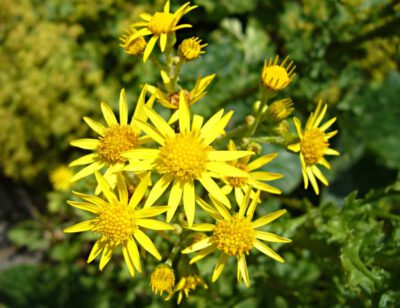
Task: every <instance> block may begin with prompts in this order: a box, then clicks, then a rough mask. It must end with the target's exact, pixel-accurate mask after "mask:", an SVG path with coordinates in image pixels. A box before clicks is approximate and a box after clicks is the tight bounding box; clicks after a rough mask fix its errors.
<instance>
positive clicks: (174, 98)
mask: <svg viewBox="0 0 400 308" xmlns="http://www.w3.org/2000/svg"><path fill="white" fill-rule="evenodd" d="M179 95H180V94H179V92H175V93H172V94H170V95H169V101H170V103H171V104H172V105H174V106H176V108H178V107H179ZM183 95H185V98H186V102H187V103H188V105H189V106H190V92H189V91H188V90H183Z"/></svg>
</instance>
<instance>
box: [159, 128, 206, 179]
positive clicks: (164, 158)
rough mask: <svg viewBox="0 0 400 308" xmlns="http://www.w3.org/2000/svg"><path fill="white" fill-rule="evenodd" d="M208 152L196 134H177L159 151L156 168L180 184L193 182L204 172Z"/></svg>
mask: <svg viewBox="0 0 400 308" xmlns="http://www.w3.org/2000/svg"><path fill="white" fill-rule="evenodd" d="M209 150H210V147H208V146H206V145H203V144H202V142H201V140H200V139H199V136H198V135H197V134H195V133H179V134H177V135H176V136H175V137H174V138H172V139H168V140H166V142H165V144H164V146H163V147H162V148H161V149H160V154H159V156H158V161H157V163H158V168H159V170H160V172H161V173H167V174H170V175H171V176H174V177H175V178H177V179H178V180H180V181H182V182H189V181H193V180H194V179H195V178H198V177H200V176H201V174H202V173H203V172H204V171H205V170H206V163H207V152H208V151H209Z"/></svg>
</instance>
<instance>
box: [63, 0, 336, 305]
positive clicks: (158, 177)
mask: <svg viewBox="0 0 400 308" xmlns="http://www.w3.org/2000/svg"><path fill="white" fill-rule="evenodd" d="M195 8H196V6H190V4H189V3H186V4H184V5H183V6H181V7H180V8H178V9H177V10H176V11H175V12H174V13H171V12H170V3H169V1H167V2H166V4H165V6H164V10H163V11H162V12H156V13H154V14H153V15H151V14H147V13H143V14H141V15H140V16H141V18H142V19H143V20H144V21H141V22H134V23H133V24H132V25H131V26H130V27H129V29H128V30H127V31H126V32H125V34H123V35H122V37H121V41H122V44H121V46H122V47H123V48H124V50H125V52H126V53H127V54H129V55H131V56H138V55H141V54H143V60H144V61H146V60H147V59H148V58H149V57H150V56H151V54H152V52H153V50H154V45H155V44H156V42H159V44H160V50H161V52H162V54H161V55H160V57H161V58H162V59H163V61H158V62H157V63H158V65H159V66H160V65H161V66H162V67H161V68H160V75H161V78H162V85H160V86H154V85H144V86H143V87H142V90H141V93H140V96H139V99H138V101H137V102H136V104H134V106H135V107H134V112H133V114H132V116H128V115H129V105H128V102H127V99H126V95H125V90H124V89H122V90H121V93H120V99H119V117H118V118H117V116H116V115H115V114H114V112H113V111H112V109H111V108H110V107H109V105H107V104H106V103H101V105H100V107H101V111H102V113H103V116H104V120H105V123H106V125H103V124H101V123H99V122H97V121H95V120H93V119H91V118H88V117H84V118H83V119H84V121H85V122H86V123H87V125H88V126H89V127H90V128H91V129H92V130H93V131H94V132H95V133H96V134H97V137H96V138H84V139H78V140H75V141H72V142H71V145H72V146H75V147H78V148H81V149H84V150H89V151H90V153H89V154H86V155H84V156H82V157H80V158H78V159H76V160H74V161H73V162H71V163H70V167H75V166H83V167H82V168H81V169H80V170H79V171H78V172H77V173H76V174H75V175H73V177H72V179H71V181H72V182H75V181H78V180H81V179H83V178H86V177H88V176H90V175H93V174H94V176H95V178H96V182H97V183H96V187H94V189H93V190H94V193H93V194H83V193H79V192H73V193H74V195H75V197H76V198H78V199H80V200H71V201H68V204H69V205H71V206H73V207H75V208H78V209H81V210H84V211H87V212H89V213H91V214H92V215H93V217H92V218H91V219H89V220H86V221H84V222H80V223H78V224H75V225H73V226H70V227H67V228H66V229H65V232H67V233H74V232H84V231H91V232H93V233H96V234H98V240H97V242H96V243H95V244H94V246H93V248H92V250H91V252H90V254H89V256H88V260H87V261H88V262H92V261H93V260H95V259H96V258H97V257H98V256H100V263H99V268H100V270H103V268H104V267H105V266H106V265H107V263H108V262H109V261H110V259H111V257H112V255H113V253H114V252H117V251H119V250H122V254H123V257H124V260H125V263H126V265H127V267H128V270H129V273H130V275H131V276H134V275H135V272H136V271H138V272H141V270H142V266H141V262H142V260H141V256H142V257H143V254H140V253H139V247H140V248H142V250H144V251H147V252H148V253H149V254H151V255H152V256H154V258H155V259H157V260H158V261H161V263H160V264H159V265H157V266H156V267H155V268H154V271H153V273H152V274H151V277H150V285H151V289H152V291H153V292H154V293H155V294H160V295H163V293H164V292H166V293H167V297H166V300H169V299H171V298H173V297H174V294H175V293H176V294H177V295H178V298H177V300H178V303H180V302H181V301H182V299H183V295H185V297H188V295H189V292H191V291H194V290H195V289H196V288H197V287H198V286H201V287H203V289H207V288H208V285H207V283H206V282H205V279H204V278H203V277H202V276H201V273H200V272H199V270H198V268H197V266H196V263H197V262H198V261H200V260H202V259H203V258H206V257H207V256H208V255H211V254H214V253H216V254H218V255H219V259H218V261H217V264H216V266H215V268H214V272H213V274H212V277H211V281H212V282H215V281H216V280H217V279H218V277H220V275H221V274H222V271H223V269H224V268H225V265H226V263H227V261H228V259H229V258H231V257H234V258H236V260H237V264H238V266H237V280H238V282H239V283H240V282H242V281H243V282H244V283H245V285H246V286H249V285H250V277H249V271H248V267H247V261H246V255H249V254H250V252H253V251H254V250H258V251H259V252H261V253H262V254H264V255H266V256H268V257H270V258H272V259H274V260H276V261H278V262H284V260H283V258H282V257H281V256H280V255H278V254H277V253H276V252H275V251H274V250H273V249H272V248H271V247H270V246H269V245H268V244H267V243H289V242H291V240H289V239H287V238H285V237H282V236H279V235H276V234H274V233H272V232H267V231H265V230H262V228H263V227H264V226H266V225H268V224H270V223H272V222H274V221H275V220H276V219H278V218H279V217H281V216H282V215H283V214H285V213H286V210H284V209H281V210H278V211H275V212H272V213H271V212H270V213H269V214H267V215H264V216H261V217H259V215H258V212H257V209H258V208H259V207H263V206H264V205H263V204H262V200H263V196H264V197H265V196H269V197H271V198H272V197H273V196H274V195H279V194H281V193H282V191H281V190H280V189H279V188H277V187H275V186H272V185H271V184H270V183H269V182H271V181H275V180H279V179H281V178H282V177H283V174H280V173H276V172H272V171H271V170H268V169H269V168H268V164H269V163H270V162H271V161H273V160H274V159H276V158H277V156H278V154H277V153H263V154H260V148H261V144H260V143H259V142H258V143H257V140H267V139H268V138H264V137H260V134H264V136H265V133H266V132H268V134H270V138H272V137H274V138H278V137H279V138H281V139H282V141H281V142H280V145H281V146H282V147H283V148H286V147H287V146H288V144H289V143H290V141H293V140H294V139H296V140H295V141H293V142H297V143H294V144H291V145H289V146H288V148H289V149H290V150H291V151H293V152H297V153H300V161H301V168H302V171H303V175H304V183H305V187H306V188H307V187H308V183H309V182H310V183H311V186H312V187H313V188H314V190H315V192H316V193H317V194H318V193H319V189H318V184H317V182H316V179H319V180H320V181H321V182H322V183H323V184H325V185H327V184H328V182H327V180H326V178H325V177H324V176H323V175H322V173H321V171H320V170H319V169H318V167H317V166H316V165H317V164H322V165H323V166H325V167H328V168H329V164H328V162H327V161H326V159H325V158H324V156H325V155H337V154H338V152H337V151H335V150H333V149H331V148H329V143H328V140H329V139H330V138H331V137H333V136H334V135H335V134H336V131H333V132H330V133H326V130H327V129H328V128H329V127H330V126H331V125H332V124H333V123H334V121H335V119H332V120H329V121H328V122H326V123H324V124H322V125H320V124H321V122H322V120H323V118H324V116H325V114H326V105H325V106H324V105H323V104H322V103H319V104H318V106H317V109H316V111H315V112H314V113H312V114H311V116H310V118H309V120H308V121H307V123H306V126H305V128H304V130H302V128H301V124H300V120H298V119H297V118H294V123H295V126H296V129H297V133H298V137H294V136H293V135H289V137H288V136H286V135H288V134H289V133H288V131H289V128H287V129H286V130H285V129H284V127H286V126H285V125H286V123H287V121H286V119H287V118H288V117H289V116H290V115H291V114H292V112H293V111H294V107H293V102H292V100H291V99H280V100H277V101H275V102H272V103H271V104H269V105H268V103H269V100H270V99H271V98H273V97H274V96H275V95H277V94H278V93H279V92H280V91H282V90H284V89H285V88H286V87H287V86H288V85H289V84H290V83H291V82H292V80H293V77H294V76H295V74H294V69H295V66H294V65H293V62H290V63H288V58H285V60H284V61H283V62H282V63H281V64H278V62H279V59H278V57H276V58H275V60H274V61H272V59H270V60H269V61H268V62H266V63H265V66H264V68H263V70H262V74H261V78H260V81H261V90H260V101H259V102H257V103H255V105H254V108H253V109H254V110H253V111H254V115H252V117H253V118H254V120H253V121H248V122H247V124H246V123H245V124H244V125H243V126H241V127H239V128H238V129H234V130H232V131H229V130H228V123H229V121H230V119H231V117H232V114H233V111H228V112H225V110H223V109H221V110H219V111H217V112H216V113H215V114H214V115H212V116H211V117H210V118H204V117H203V116H201V115H199V114H193V112H192V111H191V106H192V105H193V104H194V103H197V102H198V101H200V100H201V99H202V98H203V97H204V96H205V95H206V89H207V87H208V86H209V85H210V83H211V82H212V81H213V79H214V78H215V75H214V74H212V75H209V76H206V77H201V76H200V77H198V79H197V81H196V83H195V84H194V86H193V88H192V89H191V90H190V89H189V90H188V89H184V88H182V87H181V86H180V84H179V78H178V77H179V72H180V69H181V66H182V65H184V64H185V63H186V62H188V61H192V60H195V59H197V58H199V57H200V55H202V54H204V50H202V49H203V48H204V47H205V46H206V45H207V44H201V40H200V39H199V38H195V37H192V38H188V39H185V40H183V41H182V42H181V43H180V44H179V46H178V47H177V48H175V43H176V37H175V32H176V31H178V30H180V29H182V28H188V27H191V25H189V24H179V21H180V19H181V18H182V17H183V16H184V15H185V14H186V13H188V12H190V11H192V10H193V9H195ZM138 27H142V28H141V29H139V30H138V29H137V28H138ZM148 35H151V38H150V40H149V41H146V39H145V38H144V37H146V36H148ZM287 63H288V64H287ZM156 103H158V104H160V106H162V107H164V108H167V109H170V111H171V113H170V117H169V118H168V119H165V118H164V117H162V116H161V115H160V114H159V113H158V112H157V111H156V109H154V108H153V107H154V105H155V104H156ZM129 119H130V120H129ZM287 127H289V126H288V125H287ZM263 138H264V139H263ZM235 141H236V142H235ZM275 143H277V142H275ZM262 194H263V195H262ZM207 199H208V200H209V201H207ZM197 211H202V212H203V213H205V214H206V215H208V217H209V219H206V220H205V221H198V220H200V219H199V218H198V215H196V213H197ZM162 214H165V215H166V217H165V220H166V221H163V220H164V218H162V216H160V215H162ZM201 217H204V215H203V216H201ZM212 222H213V223H212ZM161 233H163V234H168V233H169V234H170V236H163V237H162V238H163V240H164V241H166V242H167V245H170V249H169V250H160V251H159V250H158V248H157V247H156V245H155V244H154V240H155V239H156V238H157V237H158V236H159V234H161ZM171 238H172V239H173V240H169V239H171ZM157 242H158V241H157ZM253 248H255V249H253ZM192 253H193V255H192V256H191V258H190V257H188V256H187V254H192ZM145 260H146V261H147V258H146V259H145Z"/></svg>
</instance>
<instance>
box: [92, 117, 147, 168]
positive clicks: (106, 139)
mask: <svg viewBox="0 0 400 308" xmlns="http://www.w3.org/2000/svg"><path fill="white" fill-rule="evenodd" d="M138 144H139V139H138V136H137V135H136V133H135V132H134V131H133V130H132V128H131V127H130V126H128V125H123V126H110V127H108V128H107V129H106V131H105V133H104V135H103V137H102V138H101V139H100V143H99V145H98V147H97V152H98V154H99V158H100V161H102V162H104V163H105V164H106V165H108V166H110V165H115V164H116V163H123V162H125V161H126V159H125V158H124V157H122V156H121V154H122V153H123V152H125V151H129V150H133V149H135V148H136V147H137V146H138Z"/></svg>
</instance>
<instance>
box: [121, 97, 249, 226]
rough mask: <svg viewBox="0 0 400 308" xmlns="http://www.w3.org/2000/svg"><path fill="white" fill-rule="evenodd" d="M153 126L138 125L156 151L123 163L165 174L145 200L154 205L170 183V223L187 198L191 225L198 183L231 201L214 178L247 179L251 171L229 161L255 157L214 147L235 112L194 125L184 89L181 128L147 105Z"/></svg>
mask: <svg viewBox="0 0 400 308" xmlns="http://www.w3.org/2000/svg"><path fill="white" fill-rule="evenodd" d="M145 112H146V114H147V115H148V117H149V119H150V120H151V122H152V123H153V124H154V126H150V125H148V124H145V123H142V122H138V125H139V126H140V128H141V129H142V130H143V131H144V132H145V133H146V134H147V135H148V136H149V137H151V138H152V139H153V140H154V141H155V142H157V143H158V149H138V150H131V151H128V152H127V153H125V154H124V157H126V158H128V159H131V160H133V161H134V162H135V161H136V160H140V161H141V163H140V164H137V163H133V164H131V165H128V166H126V167H125V170H127V171H136V172H137V171H145V170H155V171H157V172H158V173H159V174H160V175H161V178H160V179H159V180H158V181H157V182H156V183H155V185H154V186H153V188H152V190H151V192H150V193H149V196H148V198H147V201H146V206H151V205H152V204H153V203H154V202H155V201H156V200H157V199H158V198H160V197H161V195H162V194H163V193H164V192H165V191H166V190H167V188H168V186H169V185H170V184H172V189H171V190H170V191H169V200H168V205H169V206H170V209H169V210H168V213H167V221H170V220H171V219H172V217H173V216H174V214H175V211H176V209H177V207H178V205H179V203H180V201H181V199H183V206H184V209H185V213H186V217H187V219H188V222H189V225H191V224H192V223H193V220H194V214H195V186H194V184H195V181H198V182H200V183H201V184H202V186H203V187H204V188H205V189H206V190H207V191H208V192H209V193H210V194H212V195H213V196H215V198H217V199H218V200H220V201H221V202H222V203H223V204H225V205H226V206H229V205H230V204H229V200H228V198H227V197H226V196H225V194H224V193H223V192H222V190H221V188H220V187H219V186H218V185H217V184H216V182H215V181H214V180H213V179H212V177H215V176H220V177H221V176H233V177H235V176H237V177H248V173H247V172H244V171H243V170H241V169H238V168H235V167H233V166H232V165H229V164H228V163H226V161H230V160H234V159H238V158H241V157H244V156H248V155H251V154H252V152H250V151H217V150H214V149H213V148H212V146H211V144H212V142H213V141H214V140H215V139H216V138H217V137H218V136H220V135H221V134H222V133H223V132H224V129H225V126H226V125H227V124H228V121H229V119H230V118H231V116H232V112H229V113H228V114H226V115H224V116H223V112H224V111H223V110H221V111H219V112H217V113H216V114H215V115H214V116H213V117H211V118H210V119H209V120H208V121H207V122H206V123H205V124H204V125H203V121H204V119H203V117H201V116H198V115H195V116H194V117H193V121H192V123H191V117H190V113H189V109H188V104H187V102H186V101H185V97H184V94H183V92H181V94H180V101H179V109H178V116H179V132H175V130H174V129H173V128H172V127H171V126H170V125H168V123H167V122H166V121H165V120H164V119H163V118H162V117H160V116H159V115H158V114H157V113H156V112H154V111H153V110H152V109H150V108H145Z"/></svg>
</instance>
